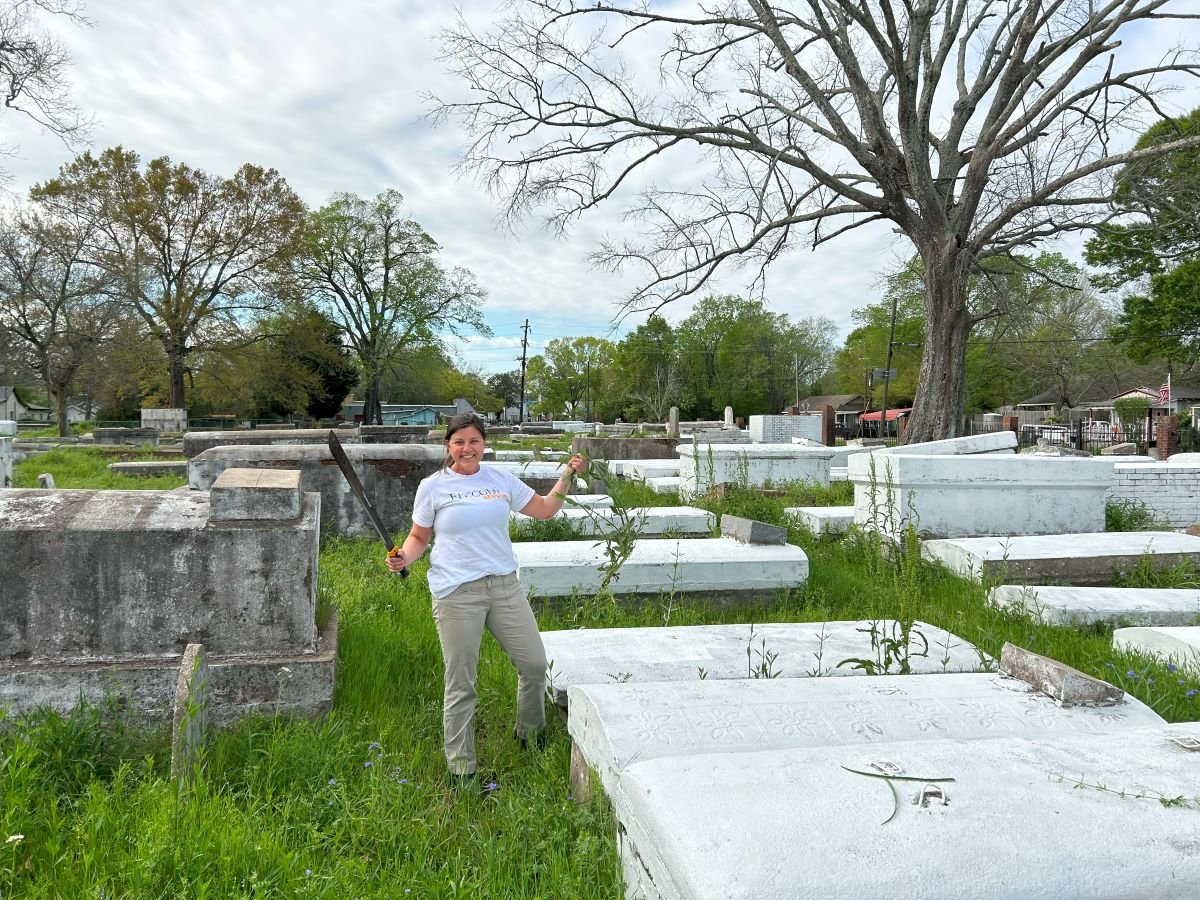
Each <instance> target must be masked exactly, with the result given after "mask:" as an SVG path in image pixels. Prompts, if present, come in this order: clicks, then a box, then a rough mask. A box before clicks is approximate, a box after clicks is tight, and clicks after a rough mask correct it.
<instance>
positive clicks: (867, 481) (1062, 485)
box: [848, 432, 1112, 538]
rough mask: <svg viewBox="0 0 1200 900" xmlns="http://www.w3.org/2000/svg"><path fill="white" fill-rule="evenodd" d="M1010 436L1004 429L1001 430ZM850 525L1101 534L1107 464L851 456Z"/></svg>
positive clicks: (952, 532) (947, 533)
mask: <svg viewBox="0 0 1200 900" xmlns="http://www.w3.org/2000/svg"><path fill="white" fill-rule="evenodd" d="M1005 433H1006V434H1010V433H1011V432H1005ZM848 470H849V474H850V480H851V481H852V482H853V483H854V521H855V522H856V523H857V524H859V525H861V526H863V527H872V528H876V529H878V530H880V531H883V532H885V533H887V534H896V533H898V532H900V531H902V530H903V529H904V528H905V527H907V525H908V524H909V523H912V524H914V525H915V526H916V527H917V530H918V531H919V532H920V533H921V534H922V535H927V536H930V537H935V538H941V537H950V538H956V537H974V536H977V535H1026V534H1062V533H1065V532H1069V531H1103V530H1104V504H1105V493H1106V492H1107V490H1108V488H1109V486H1110V484H1111V483H1112V464H1111V463H1109V462H1105V461H1096V460H1092V459H1056V458H1045V457H1030V456H1017V455H1012V454H974V455H961V456H938V455H921V456H917V455H912V454H903V455H888V454H883V453H881V452H879V451H876V452H873V453H863V454H859V455H857V456H852V457H851V458H850V461H849V464H848Z"/></svg>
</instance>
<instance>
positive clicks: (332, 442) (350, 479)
mask: <svg viewBox="0 0 1200 900" xmlns="http://www.w3.org/2000/svg"><path fill="white" fill-rule="evenodd" d="M329 452H330V453H332V454H333V461H334V462H336V463H337V466H338V468H339V469H341V470H342V476H343V477H344V478H345V479H346V483H347V484H349V485H350V491H351V492H352V493H353V494H354V496H355V497H357V498H358V502H359V503H361V504H362V506H363V509H365V510H366V511H367V518H368V519H369V520H370V521H371V525H372V526H373V527H374V529H375V533H376V534H378V535H379V539H380V540H381V541H383V543H384V546H385V547H387V549H388V556H394V555H395V553H396V545H395V544H394V543H392V538H391V535H389V534H388V530H387V526H385V525H384V524H383V519H381V518H379V513H377V512H376V511H375V507H374V505H372V503H371V501H370V499H368V497H367V492H366V491H364V490H363V486H362V482H361V481H359V480H358V473H357V472H355V471H354V466H352V465H350V458H349V457H348V456H346V451H345V450H344V449H343V448H342V442H341V441H339V440H338V436H337V434H336V433H335V432H334V431H333V429H332V428H331V429H330V430H329ZM400 576H401V577H402V578H407V577H408V569H407V568H403V569H401V570H400Z"/></svg>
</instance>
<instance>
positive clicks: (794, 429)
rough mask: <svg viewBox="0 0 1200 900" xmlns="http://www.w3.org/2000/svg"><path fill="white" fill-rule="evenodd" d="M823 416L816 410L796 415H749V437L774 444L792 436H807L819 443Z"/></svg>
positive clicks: (789, 439)
mask: <svg viewBox="0 0 1200 900" xmlns="http://www.w3.org/2000/svg"><path fill="white" fill-rule="evenodd" d="M823 421H824V416H823V415H822V414H821V412H820V411H819V410H818V411H817V412H815V413H806V414H803V415H798V416H778V415H776V416H751V417H750V428H749V431H750V439H751V440H753V441H755V442H756V443H761V444H775V443H784V442H788V441H791V440H792V439H794V438H807V439H808V440H810V441H815V442H816V443H818V444H819V443H821V425H822V422H823Z"/></svg>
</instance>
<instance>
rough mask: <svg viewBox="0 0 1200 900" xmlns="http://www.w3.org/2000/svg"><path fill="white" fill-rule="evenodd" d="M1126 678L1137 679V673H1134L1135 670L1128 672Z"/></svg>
mask: <svg viewBox="0 0 1200 900" xmlns="http://www.w3.org/2000/svg"><path fill="white" fill-rule="evenodd" d="M1125 677H1126V678H1137V672H1135V671H1133V669H1130V670H1129V671H1128V672H1126V673H1125Z"/></svg>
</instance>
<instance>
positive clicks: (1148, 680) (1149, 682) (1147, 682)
mask: <svg viewBox="0 0 1200 900" xmlns="http://www.w3.org/2000/svg"><path fill="white" fill-rule="evenodd" d="M1146 684H1154V679H1153V678H1147V679H1146Z"/></svg>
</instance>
